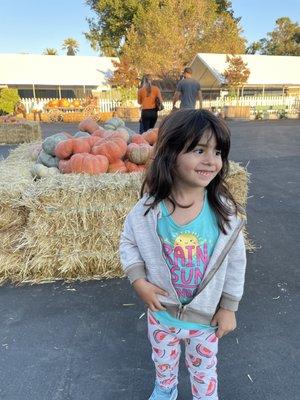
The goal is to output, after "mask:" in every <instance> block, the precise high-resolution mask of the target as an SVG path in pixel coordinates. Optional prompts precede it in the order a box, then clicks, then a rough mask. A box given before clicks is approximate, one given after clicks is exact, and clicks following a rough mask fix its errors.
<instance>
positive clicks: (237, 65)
mask: <svg viewBox="0 0 300 400" xmlns="http://www.w3.org/2000/svg"><path fill="white" fill-rule="evenodd" d="M226 63H227V64H228V67H227V68H226V70H225V71H224V73H223V75H224V77H225V79H226V81H227V83H228V86H229V88H230V89H233V90H234V91H235V92H236V93H237V95H239V88H240V87H243V86H244V85H245V83H246V82H247V80H248V78H249V75H250V69H249V68H248V67H247V63H245V62H244V61H243V59H242V57H241V56H235V55H232V56H231V57H230V56H228V55H227V57H226Z"/></svg>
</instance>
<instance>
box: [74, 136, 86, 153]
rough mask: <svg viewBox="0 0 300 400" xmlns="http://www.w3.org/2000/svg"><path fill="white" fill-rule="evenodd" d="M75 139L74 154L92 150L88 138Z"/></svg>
mask: <svg viewBox="0 0 300 400" xmlns="http://www.w3.org/2000/svg"><path fill="white" fill-rule="evenodd" d="M72 140H73V154H76V153H89V152H90V151H91V145H90V144H89V140H88V139H83V138H75V139H72Z"/></svg>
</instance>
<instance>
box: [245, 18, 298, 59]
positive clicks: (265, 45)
mask: <svg viewBox="0 0 300 400" xmlns="http://www.w3.org/2000/svg"><path fill="white" fill-rule="evenodd" d="M299 38H300V26H299V24H298V23H297V22H292V21H291V20H290V18H288V17H282V18H279V19H277V20H276V26H275V29H274V30H273V31H272V32H268V33H267V38H263V39H260V40H259V41H258V42H254V43H252V45H250V46H249V47H248V49H247V52H249V53H251V52H252V53H251V54H255V53H256V52H257V51H259V52H260V54H268V55H277V56H300V40H299Z"/></svg>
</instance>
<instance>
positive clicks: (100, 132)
mask: <svg viewBox="0 0 300 400" xmlns="http://www.w3.org/2000/svg"><path fill="white" fill-rule="evenodd" d="M108 133H110V132H107V131H106V130H105V129H104V128H102V126H99V128H98V129H97V130H96V131H94V132H93V133H92V135H93V136H98V137H105V136H107V135H108Z"/></svg>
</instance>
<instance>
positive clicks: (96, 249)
mask: <svg viewBox="0 0 300 400" xmlns="http://www.w3.org/2000/svg"><path fill="white" fill-rule="evenodd" d="M140 185H141V177H140V175H137V174H128V175H121V174H116V175H111V174H105V175H102V176H101V177H93V176H82V175H60V176H57V177H51V178H50V179H44V180H40V181H39V182H37V183H36V185H35V186H34V187H30V188H28V190H27V191H25V192H24V194H23V199H22V204H24V205H25V207H26V208H27V209H28V210H29V216H28V221H27V225H26V227H25V231H24V235H23V240H22V245H23V247H24V248H25V252H26V259H27V260H28V262H27V263H26V279H27V280H28V279H29V280H33V281H45V280H53V279H67V280H70V279H81V280H86V279H97V278H98V279H99V278H105V277H106V278H112V277H118V276H123V272H122V270H121V268H120V264H119V261H118V248H119V235H120V232H121V229H122V225H123V221H124V217H125V216H126V214H127V212H128V210H129V209H130V208H131V207H132V206H133V205H134V204H135V202H136V200H137V198H138V192H139V188H140Z"/></svg>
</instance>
